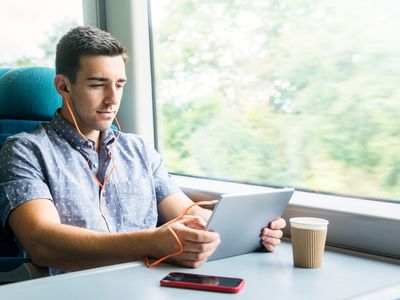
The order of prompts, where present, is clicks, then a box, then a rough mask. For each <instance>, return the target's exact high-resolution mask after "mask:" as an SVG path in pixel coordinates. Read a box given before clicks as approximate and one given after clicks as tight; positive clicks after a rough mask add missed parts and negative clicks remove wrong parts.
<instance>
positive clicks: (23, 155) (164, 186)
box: [0, 112, 180, 273]
mask: <svg viewBox="0 0 400 300" xmlns="http://www.w3.org/2000/svg"><path fill="white" fill-rule="evenodd" d="M116 135H117V132H114V131H113V130H111V129H108V130H106V131H104V132H101V141H102V144H101V149H100V151H99V153H97V152H96V151H95V150H92V149H93V148H94V142H92V141H90V143H92V146H91V145H90V144H89V142H88V141H86V140H85V139H84V138H83V137H82V136H80V135H79V134H78V133H77V131H76V130H75V128H74V127H73V126H72V125H71V124H69V123H68V122H67V121H66V120H64V119H63V118H62V117H61V115H60V114H59V113H58V112H57V113H56V114H55V116H54V117H53V120H52V121H51V122H50V123H49V124H42V125H40V126H39V127H38V128H36V129H35V130H34V131H33V132H31V133H20V134H18V135H15V136H13V137H10V138H8V139H7V141H6V143H5V144H4V145H3V147H2V149H1V153H0V217H1V221H2V223H3V226H5V225H6V222H7V218H8V216H9V214H10V212H11V211H12V210H13V209H15V208H16V207H18V206H19V205H21V204H23V203H25V202H27V201H29V200H32V199H39V198H44V199H49V200H51V201H52V202H53V204H54V206H55V207H56V209H57V211H58V213H59V215H60V219H61V223H63V224H69V225H74V226H78V227H82V228H87V229H91V230H96V231H104V232H126V231H132V230H138V229H144V228H152V227H155V226H156V224H157V217H158V215H157V204H158V203H160V201H162V200H163V199H164V198H166V197H167V196H169V195H171V194H173V193H176V192H179V191H180V189H179V188H178V187H177V185H176V184H175V183H174V181H173V180H172V178H171V177H170V176H169V174H168V173H167V171H166V170H165V168H164V166H163V161H162V159H161V157H160V155H159V154H158V153H157V152H156V151H155V150H154V149H153V148H151V147H149V146H148V145H146V144H145V143H144V141H143V140H142V139H141V138H140V137H138V136H137V135H134V134H127V133H121V135H120V137H119V140H118V144H116V145H115V147H113V149H112V154H111V157H110V155H109V154H108V151H109V150H110V148H111V145H112V144H113V142H114V140H115V138H116ZM113 164H114V165H115V170H114V172H113V173H112V175H111V177H110V179H109V181H108V183H107V184H106V187H105V195H104V196H105V198H104V200H105V201H104V205H103V206H102V194H101V188H100V186H99V184H98V183H97V182H96V180H95V178H94V177H93V176H92V175H91V174H90V172H89V169H88V168H90V170H91V171H92V172H93V174H95V175H96V176H97V178H98V179H99V180H100V182H104V180H105V178H107V176H109V174H110V172H111V169H112V166H113ZM101 207H102V209H100V208H101ZM101 211H102V213H101ZM54 273H58V272H54Z"/></svg>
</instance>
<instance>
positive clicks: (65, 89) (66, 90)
mask: <svg viewBox="0 0 400 300" xmlns="http://www.w3.org/2000/svg"><path fill="white" fill-rule="evenodd" d="M60 89H62V90H63V91H64V92H67V93H69V91H68V89H67V86H66V85H65V84H63V85H62V86H61V87H60Z"/></svg>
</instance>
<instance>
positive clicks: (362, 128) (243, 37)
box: [151, 0, 400, 201]
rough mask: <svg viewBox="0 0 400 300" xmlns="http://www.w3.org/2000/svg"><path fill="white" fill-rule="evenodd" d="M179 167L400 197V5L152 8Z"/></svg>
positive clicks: (164, 147) (169, 147) (165, 146)
mask: <svg viewBox="0 0 400 300" xmlns="http://www.w3.org/2000/svg"><path fill="white" fill-rule="evenodd" d="M151 26H152V37H153V39H152V46H153V63H154V75H155V76H154V79H155V94H156V107H157V111H156V115H157V118H156V122H157V141H158V146H159V150H160V152H161V153H162V155H163V156H164V158H165V159H166V164H167V167H168V169H169V170H171V171H173V172H175V173H179V174H187V175H194V176H200V177H208V178H219V179H226V180H232V181H240V182H250V183H255V184H262V185H271V186H293V187H295V188H296V189H300V190H307V191H318V192H326V193H334V194H342V195H349V196H355V197H362V198H373V199H386V200H394V201H399V200H400V155H399V153H400V131H399V128H400V118H399V117H398V114H399V111H400V101H399V96H400V93H399V91H400V89H399V88H398V78H400V55H399V53H400V44H399V43H398V41H397V39H396V38H395V37H396V36H397V29H398V28H399V27H400V3H399V2H398V1H396V0H386V1H383V2H382V1H380V2H379V5H378V2H377V1H376V0H366V1H361V2H360V1H356V0H346V1H342V0H324V1H322V0H309V1H261V0H259V1H258V0H253V1H240V0H236V1H218V0H207V1H195V0H192V1H189V0H180V1H172V0H157V1H151Z"/></svg>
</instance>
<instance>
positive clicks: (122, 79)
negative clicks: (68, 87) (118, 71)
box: [86, 77, 126, 82]
mask: <svg viewBox="0 0 400 300" xmlns="http://www.w3.org/2000/svg"><path fill="white" fill-rule="evenodd" d="M86 80H87V81H101V82H106V81H108V80H109V79H108V78H106V77H88V78H86ZM117 81H118V82H126V79H125V78H120V79H118V80H117Z"/></svg>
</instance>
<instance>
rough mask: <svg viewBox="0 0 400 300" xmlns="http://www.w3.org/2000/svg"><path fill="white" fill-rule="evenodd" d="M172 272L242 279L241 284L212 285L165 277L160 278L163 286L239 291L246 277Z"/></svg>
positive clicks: (224, 291) (229, 291) (228, 291)
mask: <svg viewBox="0 0 400 300" xmlns="http://www.w3.org/2000/svg"><path fill="white" fill-rule="evenodd" d="M170 274H188V275H200V276H212V277H215V278H228V279H236V280H240V283H239V285H237V286H234V287H232V286H219V285H212V284H206V283H194V282H183V281H174V280H168V279H165V278H163V279H161V280H160V285H161V286H168V287H178V288H185V289H196V290H205V291H213V292H223V293H237V292H239V291H240V289H241V288H242V287H243V285H244V279H241V278H233V277H221V276H213V275H201V274H189V273H180V272H171V273H170Z"/></svg>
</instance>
